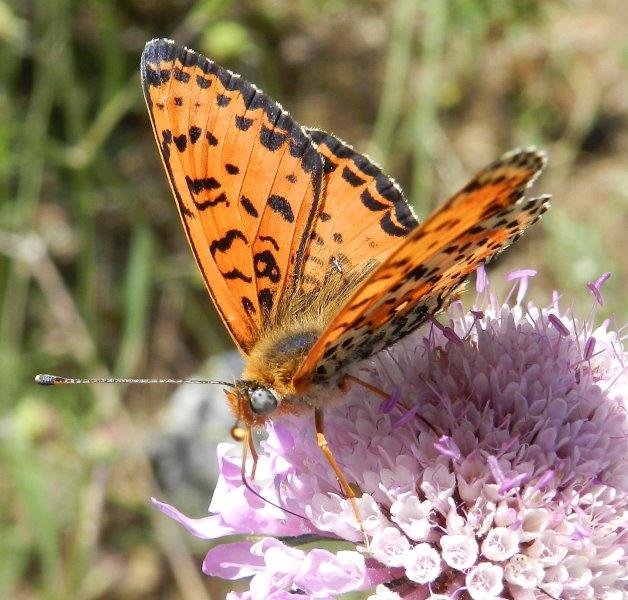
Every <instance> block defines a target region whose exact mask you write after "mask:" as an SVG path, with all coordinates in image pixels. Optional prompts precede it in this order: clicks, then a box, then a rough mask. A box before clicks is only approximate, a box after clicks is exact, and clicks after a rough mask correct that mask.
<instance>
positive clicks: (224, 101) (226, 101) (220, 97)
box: [216, 94, 231, 106]
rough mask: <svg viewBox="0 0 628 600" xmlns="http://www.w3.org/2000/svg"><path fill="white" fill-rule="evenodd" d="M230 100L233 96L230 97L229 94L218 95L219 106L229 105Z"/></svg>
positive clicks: (217, 102)
mask: <svg viewBox="0 0 628 600" xmlns="http://www.w3.org/2000/svg"><path fill="white" fill-rule="evenodd" d="M230 102H231V98H229V96H225V95H224V94H218V95H217V96H216V104H217V105H218V106H229V103H230Z"/></svg>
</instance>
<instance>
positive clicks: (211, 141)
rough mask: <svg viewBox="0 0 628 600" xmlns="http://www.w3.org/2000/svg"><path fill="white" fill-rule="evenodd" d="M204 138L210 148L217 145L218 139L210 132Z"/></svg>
mask: <svg viewBox="0 0 628 600" xmlns="http://www.w3.org/2000/svg"><path fill="white" fill-rule="evenodd" d="M205 137H206V138H207V142H208V143H209V145H210V146H217V145H218V139H217V138H216V136H215V135H214V134H213V133H212V132H211V131H208V132H207V133H206V134H205Z"/></svg>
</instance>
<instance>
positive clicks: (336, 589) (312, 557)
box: [294, 548, 366, 597]
mask: <svg viewBox="0 0 628 600" xmlns="http://www.w3.org/2000/svg"><path fill="white" fill-rule="evenodd" d="M365 577H366V565H365V562H364V556H362V555H361V554H360V553H358V552H351V551H348V550H341V551H340V552H338V553H336V554H332V553H331V552H329V551H327V550H322V549H319V548H315V549H314V550H310V552H308V554H307V556H306V557H305V560H304V561H303V564H302V565H301V569H300V571H299V573H298V575H297V576H296V577H295V578H294V584H295V585H296V586H297V587H298V588H300V589H302V590H303V591H304V592H306V593H310V594H314V595H315V596H320V595H322V594H330V595H331V594H333V596H332V597H335V595H336V594H344V593H346V592H351V591H354V590H358V589H360V588H361V587H362V585H363V584H364V582H365Z"/></svg>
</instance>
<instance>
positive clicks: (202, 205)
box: [192, 192, 229, 210]
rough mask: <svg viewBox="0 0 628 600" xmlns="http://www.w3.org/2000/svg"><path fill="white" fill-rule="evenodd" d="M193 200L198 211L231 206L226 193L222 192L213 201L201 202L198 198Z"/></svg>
mask: <svg viewBox="0 0 628 600" xmlns="http://www.w3.org/2000/svg"><path fill="white" fill-rule="evenodd" d="M192 200H193V202H194V206H196V208H198V210H206V209H208V208H211V207H213V206H217V205H218V204H226V205H227V206H229V200H227V195H226V194H225V193H224V192H221V193H220V194H218V196H216V197H215V198H213V199H208V200H203V201H200V202H199V201H198V200H197V199H196V198H192Z"/></svg>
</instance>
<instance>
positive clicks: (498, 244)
mask: <svg viewBox="0 0 628 600" xmlns="http://www.w3.org/2000/svg"><path fill="white" fill-rule="evenodd" d="M141 78H142V86H143V90H144V96H145V99H146V104H147V107H148V112H149V114H150V120H151V123H152V127H153V131H154V134H155V139H156V141H157V145H158V147H159V151H160V153H161V158H162V160H163V164H164V167H165V170H166V173H167V176H168V179H169V182H170V185H171V188H172V192H173V195H174V198H175V202H176V206H177V209H178V211H179V215H180V217H181V221H182V223H183V228H184V230H185V233H186V236H187V239H188V241H189V243H190V246H191V249H192V252H193V254H194V257H195V259H196V262H197V264H198V267H199V269H200V272H201V274H202V277H203V279H204V281H205V285H206V286H207V290H208V291H209V294H210V296H211V298H212V300H213V302H214V305H215V307H216V309H217V310H218V313H219V314H220V316H221V317H222V320H223V321H224V323H225V325H226V327H227V329H228V330H229V333H230V334H231V336H232V338H233V340H234V342H235V344H236V346H237V347H238V349H239V350H240V352H241V353H242V354H243V355H244V358H245V366H244V371H243V373H242V376H241V377H240V379H239V380H238V381H237V382H236V383H235V384H234V385H233V386H232V387H231V389H229V390H227V392H226V394H227V398H228V401H229V404H230V406H231V409H232V411H233V413H234V414H235V416H236V418H237V419H238V423H240V424H242V426H243V427H241V428H236V429H235V430H234V431H235V432H236V437H239V438H240V439H242V438H243V437H244V436H245V435H246V433H247V432H248V435H249V439H250V431H251V428H253V427H257V426H261V425H263V424H264V422H265V421H266V420H267V419H269V418H275V417H279V416H282V415H286V414H304V413H311V412H314V413H315V415H316V424H317V431H318V433H319V435H320V436H321V438H320V443H319V445H321V447H322V448H323V451H324V452H325V453H326V456H327V458H328V460H330V464H332V467H334V462H335V461H333V456H331V458H330V456H329V455H328V448H327V446H326V442H325V440H324V435H323V427H322V409H323V408H324V407H325V406H326V405H327V404H328V403H329V399H330V397H331V396H332V395H333V394H332V392H333V391H335V390H338V389H339V388H340V389H346V387H347V386H348V385H349V384H354V383H356V382H358V383H361V382H360V380H359V378H357V377H356V376H355V375H354V374H352V373H353V371H352V369H354V368H355V366H356V365H358V364H359V363H360V362H361V361H363V360H364V359H366V358H368V357H370V356H372V355H373V354H375V353H377V352H379V351H380V350H382V349H384V348H387V347H389V346H390V345H391V344H393V343H395V342H396V341H397V340H399V339H401V338H403V337H404V336H406V335H408V334H409V333H411V332H412V331H414V330H415V329H416V328H417V327H419V326H420V325H422V324H423V323H425V321H426V320H427V319H429V318H431V316H432V315H434V314H435V313H438V312H439V311H440V310H441V309H443V308H444V307H446V305H447V303H448V302H450V301H451V300H452V299H453V298H455V297H456V294H457V293H458V292H459V290H460V288H461V285H462V284H463V283H464V281H465V279H466V278H467V276H468V275H469V274H470V273H472V272H473V271H474V270H475V269H476V268H477V267H478V266H479V265H480V264H482V263H485V262H487V261H489V260H490V259H492V258H494V257H495V256H496V255H497V254H499V253H500V252H501V251H502V250H504V249H505V248H506V247H507V246H508V245H509V244H510V243H512V242H513V241H515V240H516V239H517V238H519V236H520V235H521V234H522V233H523V232H524V231H525V229H527V227H528V226H530V225H531V224H533V223H535V222H536V221H538V220H539V218H540V217H541V215H542V214H543V213H544V212H545V211H546V210H547V208H548V206H549V197H548V196H540V197H536V198H526V197H525V191H526V189H527V188H528V187H529V186H530V185H531V183H532V182H533V181H534V180H535V178H536V177H537V176H538V175H539V173H540V172H541V171H542V169H543V167H544V165H545V156H544V154H543V153H542V152H539V151H537V150H536V149H534V148H528V149H521V150H515V151H512V152H509V153H507V154H505V155H504V156H502V157H501V158H499V159H498V160H496V161H495V162H493V163H492V164H490V165H489V166H487V167H486V168H484V169H483V170H481V171H480V172H478V173H477V174H476V175H475V177H473V179H471V181H470V182H469V183H467V185H465V186H464V187H463V188H462V189H461V190H460V191H459V192H458V193H456V194H455V195H454V196H452V197H451V198H450V199H449V200H447V201H446V202H445V203H444V204H442V205H441V206H440V207H439V208H438V209H437V210H436V211H435V212H433V213H432V214H431V215H430V216H429V217H428V218H427V219H426V220H425V221H424V222H422V223H419V221H418V220H417V218H416V216H415V214H414V212H413V210H412V208H411V207H410V205H409V204H408V203H407V201H406V200H405V198H404V196H403V193H402V191H401V189H400V188H399V186H398V185H397V184H396V183H395V181H394V180H393V179H392V178H390V177H388V176H387V175H386V174H385V173H384V172H383V171H382V170H381V168H380V167H379V166H377V165H376V164H375V163H374V162H373V161H372V160H370V159H369V158H368V157H367V156H365V155H363V154H360V153H358V152H357V151H355V150H354V149H353V148H352V147H351V146H349V145H348V144H346V143H345V142H343V141H342V140H340V139H339V138H338V137H336V136H334V135H332V134H330V133H326V132H324V131H321V130H319V129H308V128H304V127H302V126H301V125H299V124H298V123H297V122H296V121H295V120H294V119H293V118H292V117H291V116H290V115H289V114H288V113H287V112H286V111H285V110H284V109H283V108H282V106H281V105H280V104H279V103H277V102H276V101H274V100H272V99H271V98H270V97H268V96H267V95H266V94H264V93H263V92H262V91H261V90H259V89H258V88H257V87H255V86H254V85H252V84H251V83H249V82H247V81H246V80H245V79H243V78H242V77H240V76H239V75H237V74H236V73H233V72H231V71H229V70H227V69H225V68H223V67H221V66H219V65H217V64H216V63H215V62H213V61H212V60H210V59H208V58H206V57H205V56H203V55H201V54H199V53H197V52H194V51H193V50H189V49H187V48H185V47H183V46H180V45H178V44H176V43H175V42H173V41H170V40H166V39H157V40H153V41H151V42H149V43H148V44H147V45H146V48H145V50H144V52H143V55H142V61H141ZM243 432H244V433H243ZM334 470H335V471H336V474H337V475H338V471H337V465H336V466H335V467H334ZM339 479H340V476H339ZM341 485H342V487H343V489H344V490H345V491H346V493H347V494H349V493H350V489H348V488H349V487H350V486H348V485H347V484H346V481H344V483H343V481H342V480H341Z"/></svg>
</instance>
